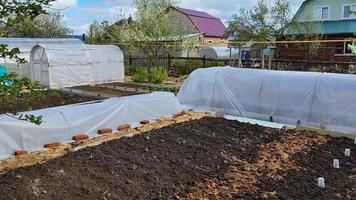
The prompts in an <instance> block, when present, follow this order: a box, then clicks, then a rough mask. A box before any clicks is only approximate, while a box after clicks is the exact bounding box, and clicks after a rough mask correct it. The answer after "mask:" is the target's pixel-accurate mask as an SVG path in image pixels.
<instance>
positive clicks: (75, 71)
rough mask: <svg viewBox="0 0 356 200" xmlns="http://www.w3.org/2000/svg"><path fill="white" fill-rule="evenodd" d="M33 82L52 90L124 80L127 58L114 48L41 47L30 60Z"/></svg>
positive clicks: (60, 45)
mask: <svg viewBox="0 0 356 200" xmlns="http://www.w3.org/2000/svg"><path fill="white" fill-rule="evenodd" d="M30 71H31V79H32V80H37V81H39V82H41V84H42V85H46V86H49V87H50V88H63V87H73V86H79V85H88V84H100V83H109V82H119V81H123V80H124V56H123V53H122V51H121V50H120V49H119V48H118V47H116V46H113V45H86V44H39V45H36V46H35V47H33V49H32V51H31V57H30Z"/></svg>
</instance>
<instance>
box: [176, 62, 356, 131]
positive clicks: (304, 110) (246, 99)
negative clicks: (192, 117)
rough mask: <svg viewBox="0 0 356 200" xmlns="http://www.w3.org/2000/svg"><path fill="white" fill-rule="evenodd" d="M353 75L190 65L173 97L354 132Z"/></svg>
mask: <svg viewBox="0 0 356 200" xmlns="http://www.w3.org/2000/svg"><path fill="white" fill-rule="evenodd" d="M354 88H356V77H355V76H354V75H346V74H331V73H315V72H290V71H267V70H256V69H240V68H231V67H216V68H210V69H198V70H196V71H194V72H193V73H192V74H191V75H190V76H189V78H188V79H187V80H186V82H185V83H184V85H183V86H182V88H181V90H180V92H179V94H178V100H179V102H180V103H181V104H183V105H188V106H191V107H193V108H195V109H197V110H203V111H214V112H217V113H220V114H225V115H235V116H242V117H247V118H253V119H261V120H266V121H273V122H279V123H283V124H288V125H292V126H302V127H310V128H317V129H324V130H327V131H335V132H342V133H347V134H353V135H355V133H356V124H355V121H356V115H355V113H356V106H355V101H356V93H355V89H354Z"/></svg>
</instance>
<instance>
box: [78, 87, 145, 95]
mask: <svg viewBox="0 0 356 200" xmlns="http://www.w3.org/2000/svg"><path fill="white" fill-rule="evenodd" d="M73 89H77V90H84V91H87V92H97V93H98V94H99V95H100V93H104V94H109V95H114V96H118V97H122V96H131V95H137V94H139V93H138V92H129V91H123V90H119V89H110V88H103V87H97V86H89V85H87V86H77V87H73Z"/></svg>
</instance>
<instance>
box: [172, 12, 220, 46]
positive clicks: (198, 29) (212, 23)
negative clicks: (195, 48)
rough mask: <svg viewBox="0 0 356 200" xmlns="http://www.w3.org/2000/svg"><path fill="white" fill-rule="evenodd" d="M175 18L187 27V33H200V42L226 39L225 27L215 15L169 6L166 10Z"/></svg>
mask: <svg viewBox="0 0 356 200" xmlns="http://www.w3.org/2000/svg"><path fill="white" fill-rule="evenodd" d="M168 12H169V13H170V14H171V15H172V16H171V17H174V18H175V19H179V20H177V21H179V23H181V24H180V26H183V27H184V28H186V29H187V34H195V33H202V37H201V38H200V39H199V40H200V42H204V43H212V44H216V43H223V42H224V41H225V39H226V37H225V32H226V27H225V25H224V23H223V22H222V21H221V20H220V19H219V18H217V17H214V16H212V15H210V14H208V13H206V12H202V11H196V10H191V9H185V8H179V7H170V9H169V11H168Z"/></svg>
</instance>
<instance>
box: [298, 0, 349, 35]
mask: <svg viewBox="0 0 356 200" xmlns="http://www.w3.org/2000/svg"><path fill="white" fill-rule="evenodd" d="M353 3H356V0H306V1H304V3H303V4H302V6H301V7H300V9H299V11H298V12H297V14H296V16H295V20H297V21H298V22H310V21H314V19H313V9H314V7H315V6H330V7H329V20H330V21H333V20H344V19H343V18H342V15H343V5H344V4H353ZM355 29H356V28H355Z"/></svg>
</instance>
